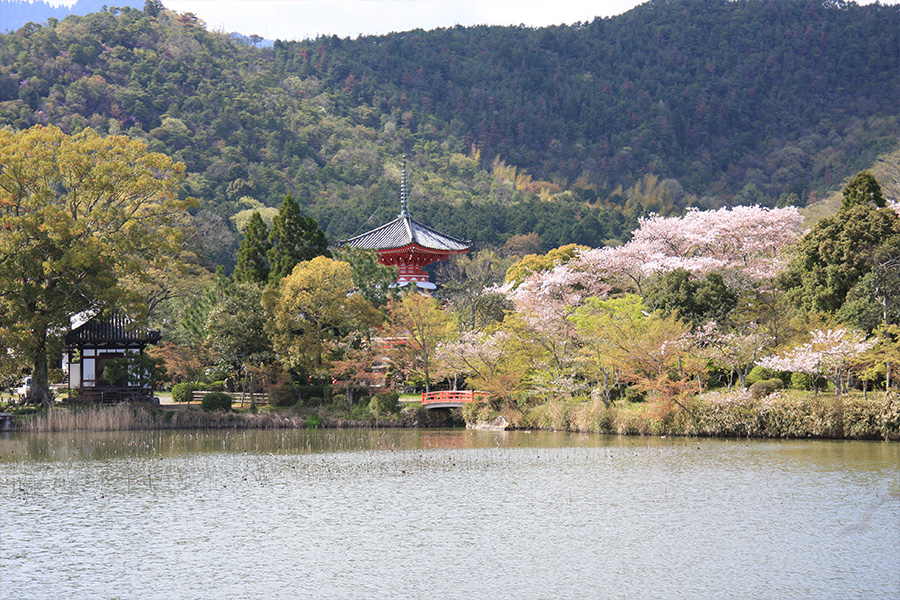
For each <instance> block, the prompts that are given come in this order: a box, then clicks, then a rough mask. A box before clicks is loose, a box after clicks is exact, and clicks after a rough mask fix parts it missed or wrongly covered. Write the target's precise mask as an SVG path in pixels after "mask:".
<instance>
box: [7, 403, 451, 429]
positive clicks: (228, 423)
mask: <svg viewBox="0 0 900 600" xmlns="http://www.w3.org/2000/svg"><path fill="white" fill-rule="evenodd" d="M461 423H462V422H461V421H459V420H458V418H457V420H456V421H455V422H448V421H447V415H445V414H444V415H438V414H434V413H429V412H428V411H425V410H424V409H422V408H421V407H415V406H412V407H407V408H404V409H403V410H402V411H401V412H400V413H398V414H397V415H394V416H392V417H390V418H375V417H374V416H371V415H369V416H366V415H361V414H343V415H342V414H339V413H334V412H333V411H319V412H306V413H299V412H296V411H291V410H290V409H288V410H284V411H276V410H260V411H258V412H250V411H232V412H225V411H204V410H201V409H200V408H199V407H196V406H194V407H190V406H179V407H178V408H174V409H171V408H169V409H161V408H155V407H152V406H148V405H144V404H127V403H122V404H99V405H89V406H68V407H54V408H52V409H50V410H49V411H44V410H40V409H36V408H31V409H29V410H28V411H27V412H23V414H21V415H19V416H18V417H17V418H16V421H15V430H16V431H26V432H46V431H133V430H159V429H306V428H318V427H323V428H350V427H354V428H364V427H438V426H448V425H460V424H461Z"/></svg>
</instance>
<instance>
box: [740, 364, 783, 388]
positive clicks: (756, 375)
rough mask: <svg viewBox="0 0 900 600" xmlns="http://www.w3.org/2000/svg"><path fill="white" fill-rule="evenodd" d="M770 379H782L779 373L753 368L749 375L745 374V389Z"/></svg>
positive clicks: (758, 367)
mask: <svg viewBox="0 0 900 600" xmlns="http://www.w3.org/2000/svg"><path fill="white" fill-rule="evenodd" d="M771 379H782V378H781V372H780V371H773V370H772V369H766V368H764V367H760V366H758V365H757V366H755V367H753V369H751V371H750V372H749V373H747V380H746V383H747V387H750V386H752V385H753V384H754V383H757V382H759V381H766V380H771ZM782 385H784V380H783V379H782Z"/></svg>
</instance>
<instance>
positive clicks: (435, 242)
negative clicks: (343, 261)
mask: <svg viewBox="0 0 900 600" xmlns="http://www.w3.org/2000/svg"><path fill="white" fill-rule="evenodd" d="M413 244H415V245H417V246H421V247H422V248H426V249H429V250H437V251H441V252H453V253H456V252H465V251H467V250H468V249H469V248H471V247H472V242H468V241H464V240H459V239H456V238H455V237H451V236H449V235H444V234H443V233H440V232H439V231H436V230H434V229H432V228H431V227H428V226H427V225H423V224H421V223H419V222H418V221H415V220H413V219H411V218H410V217H409V216H404V215H403V214H401V216H399V217H397V218H396V219H394V220H393V221H391V222H390V223H387V224H385V225H382V226H381V227H378V228H376V229H373V230H372V231H367V232H366V233H363V234H360V235H358V236H356V237H352V238H350V239H348V240H343V241H340V242H338V245H340V246H350V247H351V248H366V249H370V250H391V249H394V248H404V247H406V246H410V245H413Z"/></svg>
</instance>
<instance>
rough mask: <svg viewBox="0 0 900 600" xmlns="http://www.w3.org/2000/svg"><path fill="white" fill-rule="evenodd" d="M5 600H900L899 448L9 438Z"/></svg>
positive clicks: (531, 439)
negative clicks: (377, 599)
mask: <svg viewBox="0 0 900 600" xmlns="http://www.w3.org/2000/svg"><path fill="white" fill-rule="evenodd" d="M0 505H2V510H0V514H2V528H0V598H4V599H6V598H10V599H12V598H76V597H77V598H123V599H125V598H273V599H275V598H373V597H391V598H441V599H444V598H447V599H453V598H460V599H463V598H464V599H478V598H485V599H491V600H496V599H498V598H548V599H551V598H649V599H652V598H660V599H663V598H666V599H668V598H721V597H728V598H816V599H819V598H835V599H839V598H840V599H845V598H886V599H887V598H891V599H894V598H898V597H900V444H890V443H882V442H855V441H853V442H851V441H746V440H740V441H738V440H697V439H685V438H655V437H654V438H650V437H647V438H640V437H616V436H596V435H590V436H587V435H577V434H551V433H524V432H510V433H491V432H474V431H465V430H446V431H432V430H378V431H359V430H350V431H333V430H329V431H313V432H306V431H241V432H220V431H217V432H209V433H206V432H202V433H196V432H127V433H101V434H96V433H94V434H71V433H70V434H32V435H26V434H7V435H5V436H3V437H0Z"/></svg>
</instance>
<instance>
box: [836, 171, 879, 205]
mask: <svg viewBox="0 0 900 600" xmlns="http://www.w3.org/2000/svg"><path fill="white" fill-rule="evenodd" d="M859 204H870V205H872V206H874V207H875V208H884V206H885V201H884V196H883V195H882V194H881V186H880V185H878V180H876V179H875V176H874V175H872V173H870V172H869V171H860V172H859V173H857V174H856V177H854V178H853V179H851V180H850V183H848V184H847V187H845V188H844V198H843V200H842V202H841V206H842V207H843V208H845V209H847V208H851V207H853V206H857V205H859Z"/></svg>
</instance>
